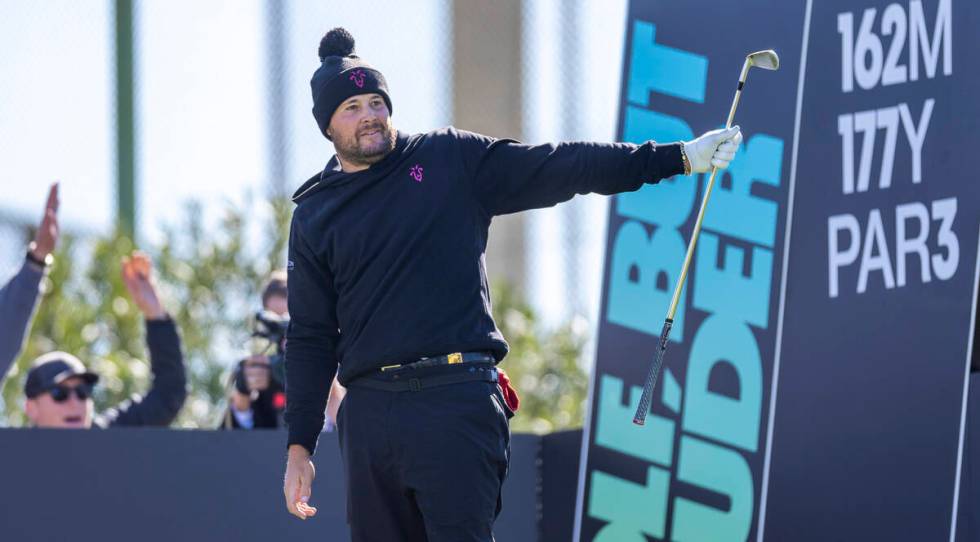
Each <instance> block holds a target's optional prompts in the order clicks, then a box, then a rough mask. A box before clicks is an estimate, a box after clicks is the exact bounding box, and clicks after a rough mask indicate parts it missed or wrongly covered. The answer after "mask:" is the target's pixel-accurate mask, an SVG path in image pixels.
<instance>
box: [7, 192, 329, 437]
mask: <svg viewBox="0 0 980 542" xmlns="http://www.w3.org/2000/svg"><path fill="white" fill-rule="evenodd" d="M58 206H59V200H58V184H57V183H55V184H53V185H52V186H51V187H50V189H49V192H48V198H47V202H46V204H45V208H44V214H43V217H42V219H41V222H40V224H39V226H38V228H37V233H36V235H35V237H34V240H33V241H32V242H31V243H30V244H29V245H28V247H27V250H26V253H25V256H24V261H23V264H22V265H21V266H20V268H19V270H18V271H17V272H16V273H15V274H14V275H13V276H12V277H10V278H6V277H2V278H0V324H2V325H0V377H2V376H4V375H6V374H7V372H8V370H9V369H10V367H11V365H12V364H13V363H14V361H15V360H16V359H17V357H18V356H19V355H20V353H21V350H22V348H23V346H24V343H25V341H26V339H27V337H28V335H29V333H30V329H31V321H32V320H33V317H34V314H35V313H36V311H37V308H38V304H39V302H40V298H41V295H40V292H41V283H42V279H44V277H45V276H46V275H47V273H48V270H49V269H50V267H51V265H52V264H53V261H54V257H53V253H54V250H55V248H56V246H57V244H58V237H59V226H58ZM153 271H154V269H153V262H152V261H151V260H150V258H149V257H148V256H147V255H146V254H144V253H142V252H140V251H134V252H133V253H132V254H131V255H129V256H127V257H125V258H123V260H122V262H121V264H120V273H121V275H122V280H123V283H124V284H125V286H126V290H127V293H128V295H129V298H130V301H132V303H133V304H134V305H135V306H136V307H137V308H138V309H139V311H140V312H141V313H142V315H143V320H144V322H145V332H146V351H147V355H148V357H149V362H150V369H151V374H152V379H151V384H150V386H149V389H147V390H145V392H144V393H143V394H142V395H134V396H132V397H131V398H130V399H128V400H126V401H124V402H122V403H121V404H118V405H115V406H113V407H111V408H109V409H107V410H106V411H105V412H95V411H94V410H95V409H94V401H93V399H92V397H93V391H94V390H95V388H96V386H98V385H99V375H98V374H97V373H96V372H93V371H92V370H90V369H89V368H88V367H87V366H86V364H85V363H84V362H83V360H80V359H78V358H77V357H76V356H75V355H73V354H72V353H71V352H64V351H61V350H54V351H51V352H48V353H45V354H43V355H41V356H38V357H37V358H36V359H34V361H33V362H32V363H31V364H30V369H29V371H28V373H27V377H26V379H25V381H24V388H23V394H24V395H23V397H24V412H25V414H26V416H27V418H28V419H29V420H30V424H31V425H32V426H34V427H43V428H79V429H90V428H108V427H120V426H169V425H170V424H171V422H173V421H174V419H175V418H176V417H177V415H178V413H179V412H180V409H181V407H182V406H183V404H184V401H185V400H186V398H187V377H186V371H185V367H184V356H183V353H182V349H181V341H180V330H179V329H178V326H177V325H176V323H175V322H174V320H173V318H171V317H170V315H169V313H168V312H167V309H166V307H165V306H164V303H163V302H162V301H161V297H160V295H159V291H158V287H157V285H156V282H155V280H154V273H153ZM287 296H288V288H287V279H286V273H285V272H283V271H276V272H273V273H272V274H271V276H269V277H268V279H267V280H266V282H265V285H264V286H263V288H262V291H261V299H260V300H256V301H257V305H258V304H259V303H258V302H259V301H260V303H261V304H260V308H259V309H258V310H257V312H256V314H255V317H254V318H253V322H252V329H251V330H250V335H251V341H250V342H251V346H252V352H253V353H252V354H251V355H248V356H245V357H244V358H243V359H241V360H239V361H238V362H237V364H235V366H234V369H233V370H232V371H231V374H230V377H229V378H228V382H227V384H228V385H227V388H228V392H227V400H228V407H227V410H226V412H225V415H224V416H223V419H222V422H221V425H220V427H221V428H223V429H234V430H250V429H265V428H270V429H274V428H277V427H281V426H282V425H283V412H284V410H285V407H286V401H287V398H286V392H285V381H284V380H285V378H284V377H285V370H284V364H283V362H284V352H285V346H286V330H287V327H288V325H289V309H288V303H287V299H288V297H287ZM343 394H344V389H343V387H341V386H340V385H339V384H338V383H337V382H336V380H335V381H334V383H333V388H332V389H331V397H330V400H329V403H328V406H327V416H326V417H327V424H326V427H325V430H332V428H333V420H334V419H335V416H336V413H337V408H338V406H339V404H340V400H341V399H343Z"/></svg>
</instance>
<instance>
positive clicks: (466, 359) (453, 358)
mask: <svg viewBox="0 0 980 542" xmlns="http://www.w3.org/2000/svg"><path fill="white" fill-rule="evenodd" d="M457 363H496V358H494V357H493V354H488V353H487V352H454V353H452V354H447V355H445V356H436V357H432V358H422V359H420V360H418V361H413V362H412V363H405V364H399V365H385V366H384V367H382V368H381V372H382V373H385V374H388V373H394V372H401V371H403V370H405V369H422V368H425V367H437V366H439V365H455V364H457Z"/></svg>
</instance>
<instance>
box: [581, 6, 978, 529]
mask: <svg viewBox="0 0 980 542" xmlns="http://www.w3.org/2000/svg"><path fill="white" fill-rule="evenodd" d="M627 24H628V31H627V44H626V51H625V52H626V54H625V62H624V70H623V85H622V92H621V102H620V103H621V113H620V122H619V130H620V139H621V140H624V141H632V142H642V141H646V140H649V139H654V140H657V141H664V142H668V141H676V140H686V139H690V138H692V137H694V136H695V135H697V134H699V133H702V132H704V131H707V130H709V129H712V128H716V127H718V126H719V125H721V124H723V123H724V120H725V116H726V114H727V112H728V108H729V106H730V103H731V99H732V95H733V94H734V90H735V86H736V83H737V80H738V72H739V68H740V67H741V65H742V61H743V59H744V57H745V55H746V54H747V53H750V52H752V51H756V50H760V49H770V48H771V49H775V50H776V51H777V52H778V53H779V55H780V59H781V62H782V66H781V68H780V70H779V71H777V72H764V71H761V70H758V71H752V72H750V75H749V78H748V81H747V83H746V85H745V90H744V93H743V96H742V101H741V103H740V105H739V110H738V113H737V115H736V121H735V123H736V124H739V125H741V127H742V129H743V132H744V134H745V142H744V143H743V147H742V148H741V150H740V152H739V155H738V156H737V157H736V159H735V161H733V162H732V164H731V167H730V168H729V169H728V171H727V172H725V173H724V175H721V176H720V177H719V180H718V183H717V184H716V187H715V190H714V192H713V194H712V199H711V202H710V205H709V208H708V212H707V215H706V217H705V220H704V224H703V230H702V234H701V236H700V239H699V243H698V247H697V250H696V253H695V255H694V260H693V262H692V264H691V268H690V273H689V275H688V279H687V283H686V287H685V290H684V292H683V295H682V297H681V301H680V304H679V307H678V310H677V314H676V316H675V321H674V327H673V330H672V334H671V336H670V341H671V342H670V344H669V346H668V348H667V352H666V357H665V360H666V363H665V366H664V371H663V374H662V375H661V379H660V383H659V384H658V387H657V390H656V393H655V395H654V402H653V407H652V412H651V414H650V415H649V417H648V418H647V423H646V425H644V426H635V425H633V423H632V418H633V412H634V409H635V408H636V405H637V404H638V403H639V398H640V392H641V387H642V383H643V380H644V377H645V375H646V372H647V370H648V368H649V366H650V364H651V363H652V361H653V358H654V354H655V348H656V345H657V341H658V337H659V334H660V328H661V325H662V324H663V318H664V315H665V314H666V311H667V305H668V304H669V302H670V298H671V295H672V293H673V288H674V283H675V281H676V280H677V275H678V274H679V271H680V267H681V264H682V261H683V259H684V254H685V251H686V246H687V242H688V239H690V234H691V230H692V228H693V224H694V220H695V217H696V214H697V209H698V205H699V204H700V201H701V197H702V195H703V192H704V183H705V182H706V180H707V175H701V176H689V177H683V176H678V177H675V178H673V179H670V180H666V181H663V182H661V183H660V184H658V185H654V186H646V187H644V188H643V189H642V190H640V191H638V192H634V193H629V194H622V195H619V196H617V197H615V198H614V199H612V200H611V203H610V218H609V229H608V232H609V233H608V241H607V250H606V254H607V256H606V262H605V273H604V279H603V297H602V305H601V312H600V314H601V323H600V329H599V341H598V353H597V364H596V369H595V371H594V374H593V381H592V387H591V394H590V396H591V400H592V406H591V412H590V416H589V419H588V423H587V427H586V431H585V441H584V442H583V451H582V452H583V458H582V459H583V460H582V470H581V474H580V479H579V502H578V515H577V524H576V530H575V532H576V540H581V541H604V542H629V541H637V542H640V541H645V540H679V541H680V540H705V541H724V540H738V541H743V540H763V539H766V540H794V541H797V540H950V539H951V538H952V536H953V535H952V533H953V531H954V530H955V522H956V514H955V512H954V511H955V509H956V507H955V503H956V500H957V498H958V497H957V492H958V480H959V470H960V465H961V461H962V457H961V454H962V445H963V423H964V405H965V401H966V394H965V386H966V376H967V369H968V356H969V349H970V346H971V345H970V340H971V333H972V329H973V323H972V318H974V314H973V311H974V300H975V299H976V286H977V281H978V277H977V274H978V264H980V260H978V250H977V248H978V247H977V245H978V238H980V235H978V232H980V178H978V175H977V174H975V173H974V169H975V164H977V163H978V161H977V159H976V158H975V157H977V156H980V151H978V150H977V149H976V147H978V146H980V137H977V134H978V133H980V130H978V129H980V126H978V125H980V98H978V97H980V70H977V69H976V68H977V66H980V64H978V62H980V61H978V60H977V58H978V57H980V41H978V38H977V36H976V32H975V29H976V28H977V27H978V24H980V4H976V5H974V4H973V3H969V2H966V1H964V0H931V1H929V0H926V1H919V0H912V1H900V2H892V3H889V2H885V1H875V0H862V1H859V2H854V1H842V0H841V1H825V2H815V3H813V4H811V3H809V2H802V1H801V2H786V1H777V0H767V1H762V0H746V1H740V2H725V3H722V2H714V1H688V2H682V3H679V2H664V1H634V2H632V4H631V6H630V10H629V17H628V22H627Z"/></svg>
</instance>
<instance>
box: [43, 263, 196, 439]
mask: <svg viewBox="0 0 980 542" xmlns="http://www.w3.org/2000/svg"><path fill="white" fill-rule="evenodd" d="M151 270H152V264H151V263H150V259H149V258H148V257H147V256H146V255H145V254H142V253H140V252H134V253H133V255H132V257H129V258H124V259H123V265H122V274H123V282H124V283H125V285H126V290H127V291H128V292H129V296H130V298H131V299H132V300H133V302H134V303H135V304H136V306H137V307H139V309H140V312H142V313H143V316H144V318H145V319H146V344H147V347H148V349H149V351H150V364H151V370H152V372H153V385H152V386H151V387H150V391H149V392H148V393H147V394H146V396H145V397H143V398H139V397H134V398H133V399H132V400H129V401H126V402H124V403H123V404H121V405H118V406H116V407H115V408H112V409H110V410H109V411H108V412H106V413H105V414H103V415H95V414H94V413H93V410H94V408H93V401H92V389H93V387H94V386H95V384H96V383H97V382H98V380H99V376H98V375H97V374H95V373H93V372H91V371H89V370H87V369H86V368H85V366H84V365H83V364H82V362H81V361H79V359H78V358H76V357H75V356H73V355H71V354H69V353H67V352H51V353H48V354H45V355H43V356H41V357H39V358H37V359H36V360H35V361H34V363H33V364H32V367H31V370H30V371H29V372H28V373H27V381H26V382H25V384H24V394H25V395H26V396H27V403H26V408H25V412H26V414H27V417H28V418H30V420H31V423H32V424H33V425H34V426H36V427H49V428H78V429H89V428H91V427H92V426H95V427H99V428H107V427H117V426H140V425H160V426H166V425H170V422H172V421H173V420H174V418H175V417H177V413H178V412H179V411H180V407H181V406H183V404H184V399H185V398H186V397H187V389H186V386H187V380H186V376H185V374H184V358H183V355H182V354H181V348H180V337H179V336H178V335H177V326H176V325H175V324H174V321H173V320H172V319H171V318H170V316H168V315H167V312H166V311H165V310H164V309H163V305H162V304H161V303H160V298H159V296H158V295H157V291H156V287H155V286H154V284H153V281H152V280H151V276H150V273H151Z"/></svg>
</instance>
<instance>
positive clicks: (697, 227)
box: [633, 62, 749, 425]
mask: <svg viewBox="0 0 980 542" xmlns="http://www.w3.org/2000/svg"><path fill="white" fill-rule="evenodd" d="M748 68H749V66H748V62H746V64H745V65H744V66H743V67H742V75H741V76H740V77H739V80H738V89H737V90H736V91H735V98H734V99H733V100H732V107H731V109H729V110H728V120H727V121H726V122H725V128H726V129H727V128H731V126H732V121H733V120H734V119H735V110H736V109H737V108H738V101H739V98H741V96H742V86H743V85H744V84H745V76H746V75H747V73H748ZM717 174H718V168H716V167H712V168H711V176H710V177H709V178H708V184H707V186H706V188H705V190H704V198H703V199H702V200H701V209H700V210H698V219H697V220H696V221H695V222H694V231H693V232H692V233H691V240H690V241H689V242H688V244H687V254H686V255H685V256H684V264H683V265H682V266H681V273H680V276H679V277H678V278H677V285H676V286H675V287H674V297H673V298H672V299H671V300H670V308H668V309H667V318H666V319H665V320H664V327H663V330H662V331H661V332H660V342H659V343H658V344H657V359H656V360H655V361H654V363H653V365H652V366H651V367H650V372H649V373H647V379H646V382H645V383H644V384H643V395H641V396H640V404H639V405H638V406H637V408H636V414H635V415H634V416H633V423H635V424H636V425H643V424H644V423H645V422H646V418H647V413H649V412H650V402H651V401H652V400H653V390H654V388H656V387H657V378H659V376H660V369H661V368H662V367H663V364H664V352H665V351H666V350H667V339H668V337H669V336H670V328H671V326H673V324H674V313H675V312H676V311H677V303H678V302H679V301H680V298H681V291H682V290H683V289H684V281H685V280H686V279H687V269H688V267H690V265H691V258H692V257H693V256H694V247H695V245H697V243H698V235H700V234H701V222H702V221H703V220H704V211H705V209H707V208H708V199H709V198H711V190H712V189H713V188H714V186H715V176H716V175H717Z"/></svg>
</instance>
